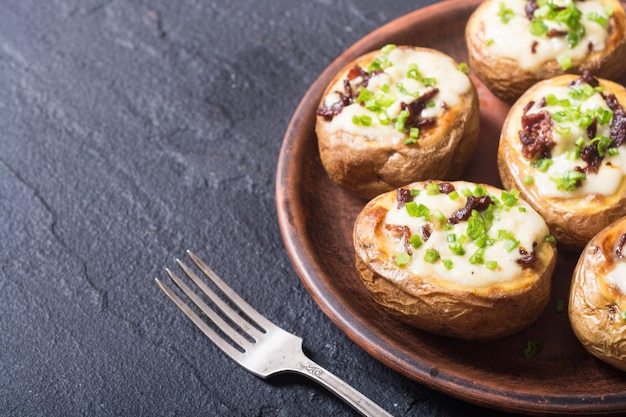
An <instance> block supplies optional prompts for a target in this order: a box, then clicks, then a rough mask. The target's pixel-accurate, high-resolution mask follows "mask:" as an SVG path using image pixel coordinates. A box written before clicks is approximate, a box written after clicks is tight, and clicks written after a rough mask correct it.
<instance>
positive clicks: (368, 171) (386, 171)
mask: <svg viewBox="0 0 626 417" xmlns="http://www.w3.org/2000/svg"><path fill="white" fill-rule="evenodd" d="M479 127H480V116H479V108H478V96H477V93H476V89H475V87H474V85H473V84H472V82H471V81H470V79H469V77H468V76H467V74H466V73H465V72H464V71H463V67H460V66H459V64H458V63H456V62H455V61H454V60H453V59H452V58H450V57H449V56H447V55H445V54H443V53H442V52H439V51H436V50H432V49H427V48H418V47H408V46H395V45H387V46H385V47H384V48H382V49H380V50H377V51H373V52H371V53H368V54H366V55H364V56H361V57H360V58H358V59H356V60H355V61H354V62H352V63H350V64H349V65H347V66H346V67H345V68H344V69H343V70H342V71H340V72H339V74H337V76H336V77H335V79H334V80H333V81H332V82H331V83H330V85H329V86H328V87H327V89H326V91H325V92H324V94H323V98H322V100H321V102H320V105H319V108H318V109H317V120H316V127H315V131H316V133H317V138H318V145H319V152H320V158H321V162H322V165H323V166H324V168H325V170H326V172H327V173H328V176H329V177H330V179H332V180H333V181H334V182H335V183H336V184H338V185H340V186H341V187H343V188H345V189H348V190H350V191H352V192H354V193H355V194H357V195H359V196H361V197H363V198H367V199H369V198H372V197H374V196H375V195H378V194H380V193H382V192H385V191H390V190H393V189H394V188H396V187H399V186H401V185H404V184H407V183H409V182H412V181H418V180H426V179H449V178H458V177H459V176H460V175H461V173H462V172H463V170H464V169H465V167H466V166H467V164H468V163H469V160H470V158H471V157H472V155H473V153H474V150H475V148H476V144H477V140H478V131H479Z"/></svg>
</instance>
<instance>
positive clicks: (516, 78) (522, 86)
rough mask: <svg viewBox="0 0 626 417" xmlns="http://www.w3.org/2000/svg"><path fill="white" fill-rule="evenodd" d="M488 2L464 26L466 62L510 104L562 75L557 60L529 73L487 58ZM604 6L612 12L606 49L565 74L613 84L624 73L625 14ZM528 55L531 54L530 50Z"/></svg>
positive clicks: (508, 61)
mask: <svg viewBox="0 0 626 417" xmlns="http://www.w3.org/2000/svg"><path fill="white" fill-rule="evenodd" d="M491 1H492V0H488V1H485V2H483V3H482V4H481V5H480V6H479V7H478V8H477V9H476V10H475V11H474V13H473V14H472V15H471V16H470V18H469V20H468V22H467V25H466V29H465V39H466V43H467V50H468V62H469V65H470V67H471V68H472V72H473V73H474V74H475V75H476V76H477V77H478V78H479V79H480V80H481V81H482V82H483V83H484V84H485V85H486V86H487V88H488V89H489V90H491V92H492V93H493V94H494V95H495V96H497V97H498V98H500V99H501V100H503V101H504V102H506V103H509V104H512V103H513V102H515V100H517V99H518V98H519V97H520V96H521V95H522V94H523V93H524V92H525V91H526V90H527V89H529V88H530V87H531V86H532V85H533V84H535V83H537V82H538V81H540V80H544V79H547V78H552V77H555V76H557V75H561V74H563V73H564V71H563V70H562V68H561V66H560V65H559V63H558V62H557V61H556V60H553V61H550V62H547V63H545V65H542V66H541V68H539V69H538V70H536V71H533V72H531V71H527V70H525V69H523V68H522V67H520V65H519V64H518V63H517V61H515V60H513V59H510V58H505V57H498V56H495V55H493V54H490V52H489V49H488V47H487V42H486V39H485V36H484V34H485V29H484V22H483V20H482V17H481V14H482V13H483V11H484V10H485V9H486V8H487V7H488V5H487V3H490V2H491ZM493 1H497V0H493ZM604 3H605V4H607V5H612V6H613V7H614V8H615V12H614V14H613V17H612V18H611V27H610V33H609V38H608V39H607V46H606V48H605V49H603V50H602V51H594V52H592V53H591V54H589V55H588V56H587V59H585V61H583V62H582V63H580V64H578V65H575V66H573V67H572V68H570V69H569V70H567V73H570V74H581V73H582V72H583V71H584V70H589V71H591V73H592V74H594V75H595V76H597V77H601V78H606V79H609V80H612V79H617V78H619V77H620V76H622V75H623V74H624V72H625V71H626V66H625V65H624V61H625V60H626V13H625V12H624V9H623V8H622V6H621V4H620V2H619V1H617V0H605V1H604ZM528 53H531V52H530V50H529V51H528Z"/></svg>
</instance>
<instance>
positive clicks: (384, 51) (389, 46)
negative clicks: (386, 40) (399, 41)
mask: <svg viewBox="0 0 626 417" xmlns="http://www.w3.org/2000/svg"><path fill="white" fill-rule="evenodd" d="M394 49H396V45H394V44H393V43H390V44H387V45H385V46H383V47H382V48H381V50H380V52H381V53H382V54H383V55H389V52H391V51H393V50H394Z"/></svg>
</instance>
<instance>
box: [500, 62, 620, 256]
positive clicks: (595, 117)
mask: <svg viewBox="0 0 626 417" xmlns="http://www.w3.org/2000/svg"><path fill="white" fill-rule="evenodd" d="M625 107H626V89H625V88H624V87H623V86H621V85H619V84H617V83H614V82H611V81H607V80H603V79H596V78H594V77H592V76H591V74H589V73H587V72H586V73H584V74H583V75H582V76H576V75H569V74H566V75H561V76H558V77H555V78H552V79H549V80H544V81H541V82H539V83H537V84H536V85H534V86H533V87H531V88H530V89H529V90H528V91H527V92H526V93H524V95H523V96H522V97H520V99H519V100H518V101H517V102H516V103H515V104H514V105H513V107H511V110H510V112H509V114H508V115H507V118H506V119H505V121H504V125H503V128H502V133H501V137H500V144H499V149H498V168H499V172H500V177H501V179H502V183H503V184H504V187H505V188H507V189H510V188H516V189H518V190H520V191H521V194H522V197H523V198H524V199H525V200H526V201H528V202H529V203H530V204H531V205H532V206H533V207H534V208H535V210H537V211H538V212H539V213H540V214H541V215H542V216H543V218H544V219H545V220H546V222H547V223H548V225H549V226H550V230H551V233H552V234H553V235H554V236H555V237H556V238H557V240H558V242H559V245H561V246H562V247H563V248H565V249H573V250H580V249H582V248H583V247H584V246H585V245H586V244H587V242H589V240H590V239H591V238H592V237H593V236H595V235H596V234H597V233H598V232H599V231H600V230H602V229H603V228H605V227H606V226H608V225H609V224H611V223H612V222H614V221H615V220H617V219H618V218H620V217H622V216H624V215H626V180H625V175H626V111H625V110H624V108H625Z"/></svg>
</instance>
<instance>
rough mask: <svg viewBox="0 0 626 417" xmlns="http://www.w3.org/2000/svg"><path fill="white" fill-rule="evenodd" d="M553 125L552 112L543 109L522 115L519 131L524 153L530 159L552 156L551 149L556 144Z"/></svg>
mask: <svg viewBox="0 0 626 417" xmlns="http://www.w3.org/2000/svg"><path fill="white" fill-rule="evenodd" d="M526 107H528V108H530V107H529V106H526ZM553 127H554V123H553V122H552V117H551V116H550V113H548V112H546V111H541V112H539V113H534V114H527V112H525V113H524V115H523V116H522V130H520V131H519V138H520V141H521V142H522V155H524V157H525V158H528V159H534V158H550V157H551V156H552V155H551V149H552V148H553V147H554V146H555V145H556V143H555V142H554V141H553V140H552V139H551V137H552V129H553Z"/></svg>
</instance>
